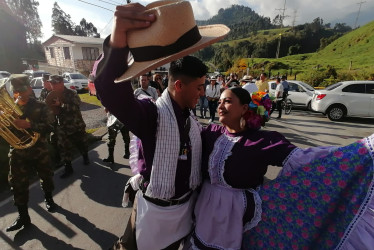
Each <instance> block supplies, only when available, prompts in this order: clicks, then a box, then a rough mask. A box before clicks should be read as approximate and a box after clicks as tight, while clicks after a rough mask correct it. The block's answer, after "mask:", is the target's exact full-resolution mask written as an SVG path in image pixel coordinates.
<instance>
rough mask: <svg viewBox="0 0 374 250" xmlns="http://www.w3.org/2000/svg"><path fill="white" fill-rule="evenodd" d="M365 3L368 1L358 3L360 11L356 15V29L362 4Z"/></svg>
mask: <svg viewBox="0 0 374 250" xmlns="http://www.w3.org/2000/svg"><path fill="white" fill-rule="evenodd" d="M363 3H366V1H364V2H359V3H357V4H358V5H360V7H359V8H358V13H357V16H356V21H355V26H354V27H355V29H356V28H357V21H358V16H359V15H360V11H361V5H362V4H363Z"/></svg>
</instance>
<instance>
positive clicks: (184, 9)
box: [116, 1, 230, 82]
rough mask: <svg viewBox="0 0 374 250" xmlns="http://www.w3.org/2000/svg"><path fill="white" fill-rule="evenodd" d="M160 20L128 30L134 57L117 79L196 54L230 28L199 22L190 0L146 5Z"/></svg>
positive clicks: (221, 37)
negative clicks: (145, 26)
mask: <svg viewBox="0 0 374 250" xmlns="http://www.w3.org/2000/svg"><path fill="white" fill-rule="evenodd" d="M146 9H147V10H146V11H145V12H147V13H153V14H154V15H155V16H156V21H155V22H153V23H152V24H151V26H150V27H148V28H146V29H139V30H132V31H129V32H128V33H127V37H128V38H127V42H128V46H129V48H130V52H131V53H132V55H133V59H132V60H130V65H129V68H128V69H127V71H126V72H125V73H124V74H123V75H122V76H121V77H119V78H118V79H116V82H121V81H127V80H130V79H132V78H135V77H137V76H139V75H141V74H143V73H145V72H148V71H150V70H153V69H155V68H157V67H159V66H162V65H164V64H166V63H168V62H171V61H174V60H177V59H179V58H181V57H184V56H186V55H189V54H192V53H194V52H196V51H198V50H199V49H202V48H204V47H207V46H209V45H211V44H212V43H214V42H217V41H219V40H221V39H223V38H224V37H225V36H226V35H227V34H228V33H229V31H230V29H229V28H228V27H227V26H225V25H223V24H216V25H207V26H200V27H197V26H196V22H195V18H194V15H193V11H192V7H191V4H190V2H189V1H157V2H153V3H150V4H148V5H147V6H146Z"/></svg>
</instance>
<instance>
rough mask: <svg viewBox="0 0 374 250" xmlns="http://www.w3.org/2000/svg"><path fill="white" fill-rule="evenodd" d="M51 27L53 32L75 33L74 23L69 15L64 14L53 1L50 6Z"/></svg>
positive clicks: (61, 33)
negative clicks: (51, 6)
mask: <svg viewBox="0 0 374 250" xmlns="http://www.w3.org/2000/svg"><path fill="white" fill-rule="evenodd" d="M52 29H53V32H54V33H55V34H59V35H75V31H74V23H73V22H72V21H71V17H70V15H68V14H66V13H65V12H64V11H63V10H62V9H61V8H60V6H59V5H58V4H57V2H55V3H54V4H53V8H52Z"/></svg>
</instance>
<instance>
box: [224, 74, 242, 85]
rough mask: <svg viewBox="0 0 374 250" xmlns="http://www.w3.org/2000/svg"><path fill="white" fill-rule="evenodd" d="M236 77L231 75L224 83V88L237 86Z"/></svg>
mask: <svg viewBox="0 0 374 250" xmlns="http://www.w3.org/2000/svg"><path fill="white" fill-rule="evenodd" d="M239 84H240V83H239V81H238V75H237V74H236V73H231V74H230V78H229V80H228V81H227V82H226V85H225V86H226V88H231V87H236V86H239Z"/></svg>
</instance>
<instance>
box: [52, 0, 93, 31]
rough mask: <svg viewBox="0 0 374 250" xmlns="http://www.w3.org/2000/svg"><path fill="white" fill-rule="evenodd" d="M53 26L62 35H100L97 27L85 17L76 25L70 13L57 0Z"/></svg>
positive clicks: (54, 7) (53, 12) (53, 14)
mask: <svg viewBox="0 0 374 250" xmlns="http://www.w3.org/2000/svg"><path fill="white" fill-rule="evenodd" d="M52 28H53V32H54V33H55V34H60V35H76V36H87V37H97V38H99V37H100V33H97V28H96V27H95V26H94V25H93V24H92V23H88V22H87V21H86V19H84V18H83V19H82V20H81V21H80V23H79V24H78V25H75V23H74V22H73V21H72V20H71V17H70V15H69V14H66V13H65V12H64V11H63V10H62V9H61V8H60V6H59V5H58V4H57V2H55V3H54V5H53V9H52Z"/></svg>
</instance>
